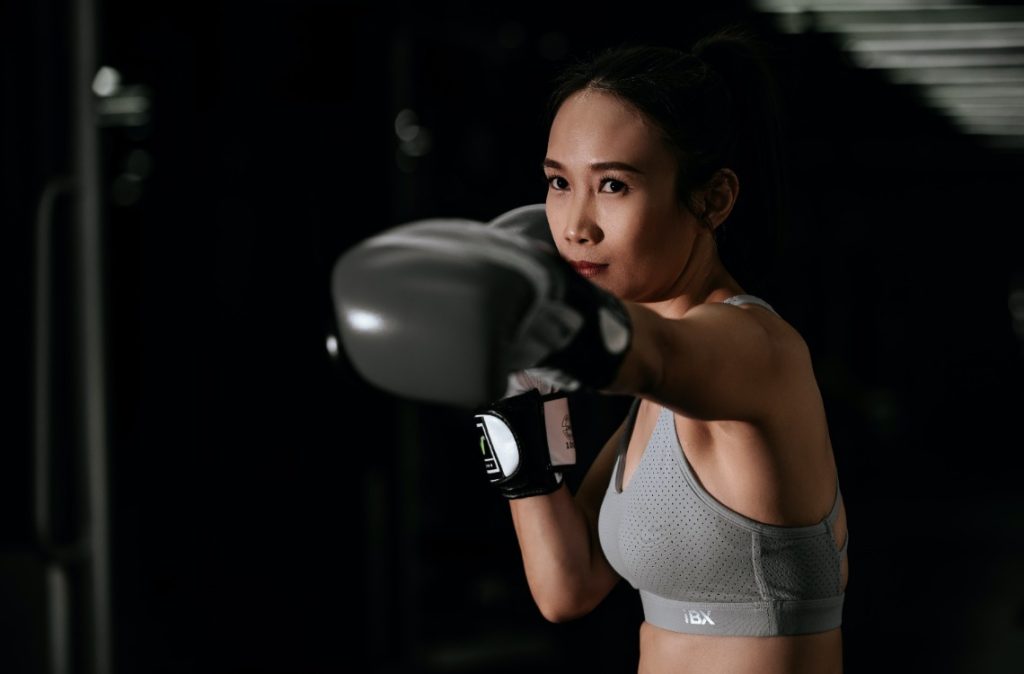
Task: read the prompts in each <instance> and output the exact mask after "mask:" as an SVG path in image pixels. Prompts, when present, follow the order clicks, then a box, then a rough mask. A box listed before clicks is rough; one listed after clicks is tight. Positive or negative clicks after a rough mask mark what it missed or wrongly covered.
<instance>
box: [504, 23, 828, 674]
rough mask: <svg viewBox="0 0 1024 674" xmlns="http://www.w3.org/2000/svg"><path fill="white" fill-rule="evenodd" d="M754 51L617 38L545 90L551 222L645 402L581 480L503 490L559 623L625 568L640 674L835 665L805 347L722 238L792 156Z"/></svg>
mask: <svg viewBox="0 0 1024 674" xmlns="http://www.w3.org/2000/svg"><path fill="white" fill-rule="evenodd" d="M759 59H760V57H759V56H758V52H757V49H756V46H755V44H754V43H753V42H752V41H751V40H749V39H747V38H746V37H745V36H744V35H743V34H742V33H741V32H739V31H735V30H725V31H721V32H719V33H717V34H714V35H712V36H709V37H707V38H704V39H703V40H701V41H699V42H698V43H697V44H696V45H694V47H693V49H692V50H691V52H690V53H683V52H680V51H678V50H674V49H670V48H662V47H650V46H626V47H620V48H618V49H613V50H608V51H606V52H604V53H603V54H601V55H599V56H598V57H597V58H595V59H594V60H593V61H591V62H589V63H582V64H578V65H576V66H574V67H573V68H571V69H570V70H568V71H567V72H566V73H565V75H564V76H563V77H562V79H561V82H560V86H559V87H558V89H557V90H556V92H555V94H554V96H553V99H552V100H553V110H554V111H555V114H554V118H553V120H552V122H551V127H550V134H549V139H548V145H547V151H546V156H545V159H544V162H543V164H544V171H545V178H546V180H547V181H548V194H547V199H546V213H547V219H548V222H549V225H550V229H551V233H552V235H553V237H554V239H555V243H556V245H557V248H558V252H559V254H560V255H561V256H562V257H563V258H565V259H566V260H568V261H570V262H571V263H573V266H574V267H575V268H576V269H577V271H579V273H580V274H582V275H584V276H586V277H588V278H589V279H590V280H591V281H592V282H593V283H595V284H597V285H598V286H600V287H601V288H603V289H604V290H606V291H608V292H610V293H611V294H613V295H615V296H616V297H617V298H619V299H621V300H622V301H623V304H624V306H625V307H626V309H627V310H628V312H629V316H630V320H631V322H632V324H633V326H634V334H633V342H632V344H631V345H630V348H629V351H628V353H627V354H626V356H625V360H624V361H623V364H622V367H621V369H620V370H619V372H618V374H617V376H616V379H615V380H614V382H613V383H612V384H611V385H610V386H608V387H606V388H605V389H603V390H605V391H606V392H608V393H616V394H629V395H634V396H636V401H635V403H634V405H633V407H632V408H631V410H630V413H629V415H628V416H627V418H626V419H625V420H624V422H623V423H622V425H621V426H620V427H619V428H618V430H617V431H616V432H615V433H614V434H613V435H612V436H611V438H610V439H609V440H608V442H607V444H606V445H605V447H604V448H603V450H602V451H601V452H600V454H599V455H598V456H597V458H596V459H595V461H594V462H593V464H592V465H591V467H590V469H589V471H588V473H587V474H586V476H585V478H584V479H583V482H582V484H581V486H580V488H579V489H578V491H577V493H576V494H575V495H572V494H570V492H569V490H568V488H567V487H566V486H565V485H564V484H560V485H559V487H558V488H557V489H555V490H554V491H551V492H550V493H546V494H541V495H533V496H529V497H527V498H516V499H513V500H510V506H511V510H512V517H513V521H514V525H515V530H516V534H517V536H518V540H519V544H520V548H521V551H522V555H523V560H524V566H525V570H526V575H527V580H528V583H529V586H530V589H531V592H532V594H533V597H534V599H535V601H536V603H537V605H538V607H539V608H540V610H541V612H542V613H543V615H544V616H545V617H546V618H547V619H549V620H552V621H564V620H568V619H572V618H576V617H579V616H582V615H584V614H586V613H587V612H589V611H591V610H592V609H593V608H594V607H595V606H596V605H597V604H598V603H599V602H600V601H601V600H602V599H603V598H604V597H605V596H606V595H607V594H608V593H609V591H610V590H611V589H612V587H613V586H614V585H615V584H616V583H617V582H618V581H619V579H620V578H622V577H625V578H626V579H627V580H628V581H629V582H630V584H631V585H633V586H634V587H637V588H638V589H639V590H640V594H641V598H642V601H643V606H644V614H645V621H644V622H643V624H642V625H641V628H640V635H639V638H640V663H639V671H641V672H651V673H657V672H700V673H701V674H711V673H712V672H729V673H731V674H736V673H740V672H757V673H758V674H772V673H774V672H778V673H782V672H786V673H792V672H839V671H841V669H842V640H841V633H840V622H841V613H842V600H843V593H844V590H845V586H846V579H847V575H848V565H847V561H846V555H845V547H846V546H845V541H846V537H847V534H846V514H845V508H844V507H843V503H842V498H841V495H840V493H839V484H838V477H837V473H836V465H835V461H834V458H833V454H832V448H831V444H830V440H829V432H828V427H827V424H826V416H825V411H824V408H823V403H822V399H821V396H820V393H819V389H818V387H817V383H816V381H815V377H814V371H813V368H812V362H811V358H810V354H809V352H808V349H807V346H806V344H805V342H804V340H803V339H802V338H801V336H800V335H799V334H798V332H797V331H796V330H795V329H794V328H793V327H792V326H790V325H789V324H788V323H787V322H786V321H785V320H784V319H783V318H782V317H780V316H779V315H778V314H777V313H775V312H774V310H773V309H772V308H771V306H770V305H769V304H768V303H767V302H765V301H764V300H762V299H761V298H759V297H755V296H753V295H749V294H747V293H746V292H745V291H744V288H743V287H742V286H741V284H740V283H739V282H738V281H737V280H736V278H734V277H733V276H732V275H731V274H730V272H729V270H728V269H726V267H725V264H724V263H723V260H722V257H721V256H720V254H719V251H718V247H717V246H718V244H717V242H716V235H717V233H718V232H720V231H722V228H723V226H724V224H725V223H726V222H727V220H728V219H729V218H730V216H731V215H732V214H733V211H734V208H735V210H736V213H737V214H738V213H739V212H740V210H741V209H740V208H737V206H738V205H743V201H741V196H740V195H741V192H748V193H749V196H748V194H744V197H747V202H748V203H747V204H746V205H745V206H750V207H749V208H748V209H747V210H746V211H744V212H743V214H744V215H745V216H746V217H747V220H746V221H741V222H738V223H737V224H742V226H744V227H747V228H753V227H758V226H761V227H764V226H767V224H768V223H766V222H763V221H762V222H759V221H757V220H756V219H755V218H756V217H757V212H756V211H754V210H751V209H752V208H754V207H756V206H757V202H758V200H756V199H751V198H750V197H751V196H753V195H754V194H755V193H756V192H757V188H760V189H761V190H762V192H761V195H760V196H761V199H760V202H761V203H767V202H768V201H769V198H770V197H771V196H772V187H771V185H770V184H769V182H768V181H767V180H766V179H765V178H764V177H763V176H773V175H776V174H777V170H778V169H779V168H781V167H779V166H772V165H771V163H770V162H771V161H772V158H773V156H774V154H775V152H774V150H773V147H774V145H773V143H775V142H777V140H778V139H777V138H776V137H773V136H772V135H771V134H772V133H777V132H776V129H777V125H776V123H775V119H776V118H775V117H774V115H775V114H776V113H775V112H774V108H773V105H774V104H773V99H772V97H771V93H770V92H771V87H770V81H769V79H768V73H767V70H766V69H765V68H764V67H763V65H762V63H763V61H761V60H759ZM766 162H767V163H766ZM759 172H760V175H758V174H759ZM741 185H742V187H743V189H742V190H741ZM752 187H753V188H754V189H751V188H752ZM751 204H752V205H751ZM734 221H735V220H734ZM730 224H733V221H730Z"/></svg>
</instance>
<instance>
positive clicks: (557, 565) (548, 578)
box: [509, 485, 606, 622]
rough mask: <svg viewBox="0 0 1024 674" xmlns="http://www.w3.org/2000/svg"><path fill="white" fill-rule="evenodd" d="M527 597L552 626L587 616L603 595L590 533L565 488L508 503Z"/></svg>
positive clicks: (588, 524)
mask: <svg viewBox="0 0 1024 674" xmlns="http://www.w3.org/2000/svg"><path fill="white" fill-rule="evenodd" d="M509 505H510V506H511V510H512V522H513V525H514V526H515V531H516V536H517V537H518V538H519V547H520V550H521V551H522V555H523V567H524V569H525V571H526V579H527V582H528V584H529V586H530V592H531V594H532V595H533V598H534V601H535V602H536V603H537V606H538V608H539V609H540V611H541V613H543V614H544V616H545V617H546V618H547V619H548V620H551V621H553V622H560V621H562V620H566V619H570V618H573V617H576V616H578V615H582V614H585V613H587V612H589V611H590V610H591V609H592V608H593V607H594V606H595V605H596V604H597V603H598V602H600V600H601V599H602V598H603V597H604V594H606V591H603V590H602V588H601V587H600V585H601V584H600V583H595V582H592V581H593V580H594V579H595V577H596V576H598V575H600V569H599V568H598V565H599V564H600V563H602V562H603V558H599V557H600V552H599V551H598V550H597V543H596V540H595V539H596V530H595V529H594V528H593V525H592V523H590V522H588V520H587V517H586V515H585V514H584V512H583V510H582V509H581V508H580V507H579V506H578V505H577V504H576V503H575V501H574V500H573V497H572V494H571V493H570V492H569V489H568V487H566V486H565V485H563V486H562V487H561V488H560V489H558V490H557V491H555V492H553V493H551V494H547V495H544V496H536V497H531V498H525V499H516V500H512V501H509Z"/></svg>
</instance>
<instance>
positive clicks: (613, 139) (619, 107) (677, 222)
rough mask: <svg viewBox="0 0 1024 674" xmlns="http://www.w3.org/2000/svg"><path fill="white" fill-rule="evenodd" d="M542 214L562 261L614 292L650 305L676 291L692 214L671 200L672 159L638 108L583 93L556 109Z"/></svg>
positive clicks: (694, 226)
mask: <svg viewBox="0 0 1024 674" xmlns="http://www.w3.org/2000/svg"><path fill="white" fill-rule="evenodd" d="M544 172H545V174H546V176H547V178H548V193H547V200H546V204H545V205H546V211H547V217H548V223H549V225H550V227H551V233H552V235H553V236H554V238H555V244H556V245H557V246H558V251H559V253H560V254H561V255H562V257H563V258H565V259H567V260H569V261H570V262H573V263H575V262H578V261H584V262H593V263H599V264H601V265H604V266H601V267H598V268H597V269H596V270H593V271H588V270H586V269H579V271H580V273H581V274H582V275H584V276H586V277H588V278H590V280H591V281H593V282H594V283H596V284H597V285H599V286H601V287H602V288H604V289H605V290H607V291H608V292H611V293H612V294H614V295H616V296H617V297H619V298H621V299H624V300H630V301H634V302H656V301H660V300H664V299H667V298H669V297H671V296H672V295H673V294H674V291H675V292H678V291H679V288H677V286H678V285H679V282H680V278H681V274H682V271H683V268H684V266H685V265H686V261H687V259H688V257H689V255H690V251H691V250H692V248H693V245H694V239H695V237H696V236H698V234H699V232H700V225H699V223H698V222H697V219H696V218H695V217H694V216H693V215H692V214H691V213H690V212H689V211H688V210H686V209H684V208H682V207H681V206H679V205H678V203H677V199H676V194H675V178H676V160H675V158H674V157H673V156H672V155H671V154H670V152H669V150H668V149H667V148H666V147H665V145H664V143H663V141H662V140H661V137H660V134H659V132H658V130H657V129H656V128H655V127H653V126H652V125H650V123H648V122H647V120H646V118H645V117H644V116H643V115H642V113H640V112H639V111H638V110H636V109H635V108H633V107H632V106H630V105H627V104H625V103H623V102H622V101H621V100H620V99H618V98H616V97H614V96H612V95H610V94H606V93H603V92H598V91H593V90H583V91H580V92H577V93H576V94H574V95H572V96H571V97H570V98H568V99H567V100H566V101H565V103H563V104H562V107H561V108H560V109H559V110H558V114H557V115H556V116H555V119H554V121H553V122H552V124H551V131H550V134H549V136H548V147H547V156H546V158H545V160H544Z"/></svg>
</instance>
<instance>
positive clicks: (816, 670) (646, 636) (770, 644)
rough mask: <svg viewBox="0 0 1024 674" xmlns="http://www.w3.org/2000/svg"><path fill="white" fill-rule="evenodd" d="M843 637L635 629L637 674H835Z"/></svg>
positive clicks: (644, 626) (836, 633)
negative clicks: (638, 656)
mask: <svg viewBox="0 0 1024 674" xmlns="http://www.w3.org/2000/svg"><path fill="white" fill-rule="evenodd" d="M842 650H843V649H842V634H841V632H840V630H839V629H838V628H837V629H834V630H829V631H828V632H821V633H818V634H802V635H799V636H780V637H717V636H707V635H703V634H683V633H680V632H672V631H669V630H665V629H662V628H660V627H656V626H654V625H652V624H650V623H648V622H645V623H643V624H642V625H641V626H640V666H639V668H638V670H637V672H638V674H689V673H691V672H692V673H693V674H839V673H840V672H842V671H843V662H842Z"/></svg>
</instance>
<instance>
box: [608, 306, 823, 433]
mask: <svg viewBox="0 0 1024 674" xmlns="http://www.w3.org/2000/svg"><path fill="white" fill-rule="evenodd" d="M624 305H625V307H626V310H627V312H628V313H629V316H630V320H631V322H632V325H633V340H632V343H631V345H630V349H629V351H628V352H627V353H626V356H625V358H624V360H623V363H622V367H621V368H620V369H619V371H618V373H617V376H616V378H615V380H614V381H613V382H612V384H611V385H610V386H608V387H607V388H606V389H604V390H605V391H607V392H608V393H627V394H632V395H638V396H641V397H644V398H648V399H650V400H652V401H654V402H657V403H659V404H661V405H664V406H665V407H669V408H671V409H673V410H675V411H677V412H680V413H683V414H686V415H687V416H690V417H694V418H699V419H705V420H711V419H740V420H749V421H754V420H758V419H762V418H764V416H765V414H766V412H767V411H768V409H769V408H770V407H771V405H772V404H773V401H774V397H773V395H772V392H774V391H779V390H780V385H781V384H782V382H784V381H785V379H786V373H787V371H788V368H790V366H791V365H793V364H794V363H797V362H799V363H801V364H806V362H807V361H808V359H809V353H808V351H807V346H806V344H805V343H804V341H803V340H802V339H800V338H799V335H797V334H796V332H795V331H792V329H787V328H786V327H785V326H783V325H772V326H771V327H770V328H769V327H767V323H766V321H765V318H764V317H760V316H757V315H755V314H754V313H753V312H754V311H760V309H753V310H745V309H740V308H739V307H735V306H731V305H728V304H722V303H708V304H702V305H699V306H696V307H694V308H692V309H690V310H689V311H688V312H687V313H686V315H685V316H684V317H683V318H679V319H668V318H663V317H662V316H660V315H658V314H657V313H655V312H654V311H651V310H650V309H648V308H646V307H644V306H642V305H640V304H636V303H632V302H624Z"/></svg>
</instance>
